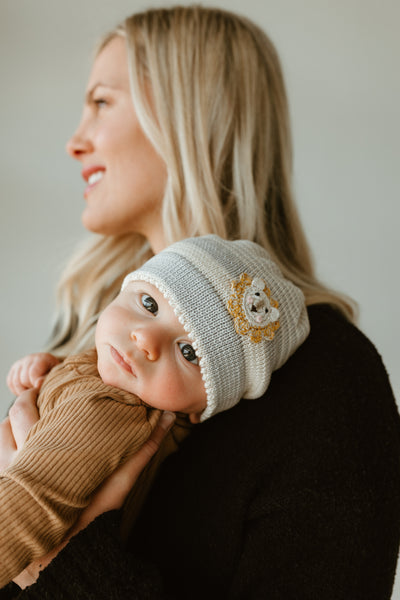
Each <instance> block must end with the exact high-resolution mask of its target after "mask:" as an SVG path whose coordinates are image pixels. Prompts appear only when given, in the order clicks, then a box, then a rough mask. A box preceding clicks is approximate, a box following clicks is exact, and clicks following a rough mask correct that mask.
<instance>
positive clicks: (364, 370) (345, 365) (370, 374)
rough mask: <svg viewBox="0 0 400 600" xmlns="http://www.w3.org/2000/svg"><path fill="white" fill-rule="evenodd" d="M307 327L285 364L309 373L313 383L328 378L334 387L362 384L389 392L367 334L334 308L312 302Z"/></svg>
mask: <svg viewBox="0 0 400 600" xmlns="http://www.w3.org/2000/svg"><path fill="white" fill-rule="evenodd" d="M308 313H309V319H310V326H311V331H310V335H309V337H308V338H307V340H306V341H305V342H304V344H303V345H302V346H301V347H300V348H299V350H298V351H297V352H296V354H295V356H294V357H293V358H294V360H293V361H292V363H290V362H289V364H288V367H289V368H290V369H291V370H292V371H293V373H292V374H293V375H295V374H296V372H297V371H299V377H300V378H301V379H304V377H303V375H304V372H307V373H308V374H309V375H311V374H312V376H313V381H314V385H315V386H317V385H318V383H321V384H323V383H324V382H325V384H326V382H327V378H328V379H329V382H330V384H331V385H332V386H333V388H334V389H337V388H340V387H345V388H346V389H355V388H358V389H361V388H363V387H364V385H366V384H368V385H369V386H372V389H380V391H381V392H383V391H386V393H389V394H391V389H390V384H389V378H388V375H387V372H386V369H385V366H384V364H383V361H382V357H381V356H380V354H379V352H378V351H377V349H376V347H375V346H374V344H373V343H372V342H371V340H369V339H368V337H367V336H366V335H365V334H364V333H363V332H362V331H361V330H360V329H359V328H358V327H357V326H356V325H354V324H353V323H351V322H350V321H349V320H348V319H346V317H344V316H343V315H342V314H341V313H340V312H339V311H338V310H336V309H335V308H333V307H331V306H329V305H326V304H316V305H313V306H310V307H309V308H308Z"/></svg>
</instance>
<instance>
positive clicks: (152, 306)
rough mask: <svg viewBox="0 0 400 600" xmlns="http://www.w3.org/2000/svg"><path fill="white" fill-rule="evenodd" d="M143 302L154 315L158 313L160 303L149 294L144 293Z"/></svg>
mask: <svg viewBox="0 0 400 600" xmlns="http://www.w3.org/2000/svg"><path fill="white" fill-rule="evenodd" d="M142 304H143V306H144V307H145V309H146V310H148V311H149V312H151V313H152V314H153V315H156V314H157V313H158V304H157V302H156V301H155V300H154V298H152V297H151V296H148V295H147V294H142Z"/></svg>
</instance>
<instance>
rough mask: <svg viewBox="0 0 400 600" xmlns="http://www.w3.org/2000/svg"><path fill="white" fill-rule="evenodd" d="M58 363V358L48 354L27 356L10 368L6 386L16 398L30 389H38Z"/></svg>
mask: <svg viewBox="0 0 400 600" xmlns="http://www.w3.org/2000/svg"><path fill="white" fill-rule="evenodd" d="M59 362H60V359H59V358H57V357H56V356H53V354H49V353H48V352H37V353H36V354H28V356H24V358H20V359H19V360H17V361H16V362H15V363H14V364H13V365H12V366H11V368H10V370H9V372H8V375H7V385H8V387H9V388H10V390H11V392H12V393H13V394H15V395H16V396H18V395H19V394H21V393H22V392H23V391H25V390H27V389H30V388H37V389H39V388H40V386H41V385H42V383H43V380H44V376H45V375H47V373H48V372H49V371H50V370H51V369H52V368H53V367H54V366H55V365H57V364H58V363H59Z"/></svg>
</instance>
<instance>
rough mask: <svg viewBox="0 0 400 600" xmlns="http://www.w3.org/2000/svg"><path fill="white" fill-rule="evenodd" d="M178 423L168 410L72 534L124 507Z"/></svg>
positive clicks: (106, 484) (99, 492) (102, 489)
mask: <svg viewBox="0 0 400 600" xmlns="http://www.w3.org/2000/svg"><path fill="white" fill-rule="evenodd" d="M174 421H175V415H174V413H172V412H168V411H167V412H164V413H163V414H162V415H161V417H160V420H159V421H158V424H157V427H156V428H155V429H154V431H153V433H152V434H151V436H150V438H149V439H148V440H147V441H146V442H145V443H144V444H143V446H142V447H141V448H140V450H138V452H136V453H135V454H134V455H133V456H131V457H130V458H129V459H128V460H127V461H126V462H125V463H124V464H123V465H121V466H120V467H119V468H118V469H117V470H116V471H114V473H113V474H112V475H110V477H108V479H106V481H105V482H104V483H103V484H102V486H101V487H100V488H99V489H98V490H97V492H96V493H95V495H94V496H93V498H92V500H91V502H90V504H89V506H88V507H87V508H86V509H85V510H84V511H83V512H82V514H81V515H80V517H79V520H78V522H77V523H76V526H75V527H74V528H73V530H72V531H71V535H75V534H76V533H77V532H78V531H80V530H81V529H84V528H85V527H87V525H88V524H89V523H91V521H93V519H95V518H96V517H97V516H98V515H100V514H102V513H104V512H107V511H109V510H114V509H119V508H121V506H122V505H123V503H124V501H125V499H126V497H127V495H128V494H129V492H130V490H131V489H132V487H133V485H134V484H135V483H136V480H137V479H138V477H139V475H140V473H141V472H142V471H143V469H144V467H145V466H146V465H147V463H148V462H149V460H150V459H151V457H152V456H153V455H154V454H155V453H156V451H157V450H158V449H159V447H160V444H161V442H162V440H163V439H164V436H165V434H166V433H167V431H168V430H169V429H170V428H171V426H172V424H173V423H174Z"/></svg>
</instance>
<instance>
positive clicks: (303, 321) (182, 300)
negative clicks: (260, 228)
mask: <svg viewBox="0 0 400 600" xmlns="http://www.w3.org/2000/svg"><path fill="white" fill-rule="evenodd" d="M129 281H147V282H148V283H151V284H153V285H154V286H155V287H156V288H157V289H158V290H159V291H160V292H161V293H162V294H163V295H164V297H165V298H166V299H167V300H168V302H169V303H170V305H171V306H172V308H173V309H174V311H175V313H176V315H177V316H178V318H179V320H180V322H181V323H182V325H183V327H184V329H185V331H186V332H187V334H188V337H189V338H190V340H191V341H192V345H193V348H194V350H195V351H196V354H197V356H198V358H199V359H200V369H201V373H202V377H203V380H204V386H205V389H206V393H207V406H206V408H205V409H204V411H203V412H202V414H201V421H204V420H205V419H208V418H209V417H211V416H212V415H214V414H216V413H218V412H220V411H223V410H227V409H228V408H231V407H232V406H234V405H235V404H237V403H238V402H239V400H240V399H241V398H258V397H259V396H261V395H262V394H263V393H264V392H265V390H266V389H267V387H268V384H269V381H270V379H271V374H272V372H273V371H275V369H278V368H279V367H281V366H282V365H283V364H284V363H285V362H286V360H287V359H288V358H289V356H291V355H292V354H293V353H294V352H295V350H296V349H297V348H298V347H299V346H300V344H301V343H302V342H303V341H304V340H305V338H306V337H307V335H308V333H309V330H310V325H309V322H308V317H307V311H306V308H305V302H304V296H303V293H302V291H301V290H300V289H299V288H298V287H296V286H295V285H294V284H293V283H291V282H290V281H288V280H287V279H284V277H283V275H282V273H281V271H280V269H279V268H278V266H277V265H276V264H275V263H274V262H273V261H272V260H271V259H270V257H269V255H268V253H267V252H266V250H264V248H262V247H261V246H259V245H258V244H255V243H253V242H250V241H246V240H239V241H234V242H232V241H226V240H223V239H221V238H219V237H218V236H216V235H207V236H203V237H196V238H189V239H186V240H183V241H181V242H177V243H175V244H173V245H172V246H169V247H168V248H166V249H165V250H163V251H162V252H160V253H159V254H156V255H155V256H154V257H153V258H151V259H150V260H149V261H147V262H146V263H145V264H144V265H143V266H142V267H141V268H140V269H138V270H137V271H133V272H132V273H130V274H129V275H127V276H126V278H125V280H124V282H123V284H122V289H123V288H124V287H125V286H126V285H127V283H128V282H129Z"/></svg>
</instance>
